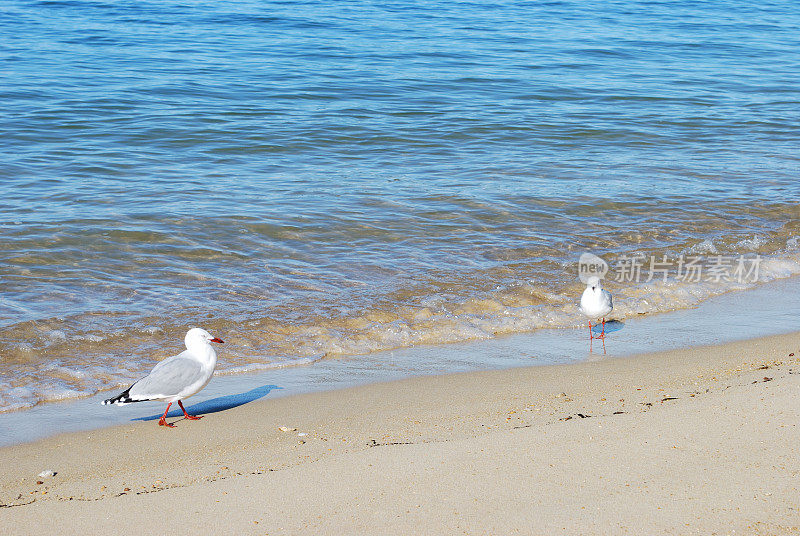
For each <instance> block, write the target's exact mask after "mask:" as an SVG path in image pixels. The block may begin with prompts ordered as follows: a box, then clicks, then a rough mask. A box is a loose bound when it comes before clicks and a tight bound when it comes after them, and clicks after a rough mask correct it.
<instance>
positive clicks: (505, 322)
mask: <svg viewBox="0 0 800 536" xmlns="http://www.w3.org/2000/svg"><path fill="white" fill-rule="evenodd" d="M799 64H800V14H798V12H797V9H796V5H795V4H794V3H791V2H768V3H763V4H750V3H744V2H713V3H696V2H680V1H676V2H630V1H620V2H492V3H469V2H458V3H455V2H439V1H418V2H396V3H386V2H382V3H373V2H349V1H342V2H316V1H306V2H292V1H285V2H269V1H265V2H237V1H231V2H224V3H223V2H213V3H212V2H169V1H166V2H160V3H158V4H155V3H142V2H124V3H119V4H112V3H103V2H84V1H45V2H19V1H4V0H3V1H0V106H2V108H1V109H2V113H0V195H2V198H3V204H2V205H0V285H1V286H0V410H3V409H11V408H16V407H25V406H29V405H32V404H35V403H37V402H39V401H42V400H49V399H55V398H66V397H75V396H83V395H86V394H91V393H93V392H95V391H97V390H98V389H103V388H108V387H112V386H115V385H117V384H119V383H124V382H127V381H129V380H130V379H135V378H136V377H137V376H138V375H139V374H141V373H142V372H143V371H145V370H147V369H148V368H149V367H150V366H152V364H153V363H154V362H155V361H156V360H158V359H160V358H163V357H164V356H166V355H168V354H170V353H173V352H175V351H178V350H180V346H181V344H180V341H181V340H182V337H183V333H184V332H185V330H186V329H187V328H188V327H189V326H193V325H202V326H204V327H206V328H207V329H209V330H210V331H212V332H214V333H215V334H217V335H218V336H220V337H222V338H223V339H225V340H226V341H227V342H229V344H226V346H225V349H224V353H223V354H222V355H221V360H220V368H221V369H222V370H223V371H237V370H250V369H253V368H259V367H272V366H284V365H293V364H308V363H313V362H314V361H316V360H319V359H324V358H326V357H335V356H339V355H353V354H366V353H372V352H376V351H380V350H385V349H389V348H398V347H407V346H412V345H416V344H423V343H424V344H427V343H439V342H454V341H463V340H469V339H476V338H477V339H484V338H491V337H494V336H496V335H498V334H505V333H515V332H523V331H531V330H535V329H537V328H540V327H554V326H555V327H570V326H576V325H578V324H580V323H581V322H583V320H582V319H581V317H580V314H579V313H578V312H577V306H576V304H575V302H576V296H577V295H578V294H579V293H580V290H581V284H580V283H579V282H578V280H577V276H576V273H577V261H578V257H579V256H580V254H581V253H582V252H584V251H591V252H593V253H596V254H598V255H602V256H603V258H605V259H607V260H609V262H613V261H614V260H615V259H620V258H622V257H624V256H626V255H633V254H641V255H644V256H650V255H653V256H657V257H661V256H663V255H666V256H668V257H669V258H676V257H677V256H680V255H684V254H691V253H694V254H704V255H712V254H720V255H728V254H730V255H739V254H748V255H755V254H758V255H762V256H764V258H765V259H766V261H767V262H765V263H764V264H763V270H762V279H770V278H775V277H782V276H786V275H791V274H793V273H797V272H798V271H800V253H798V249H797V247H798V241H797V237H798V235H800V223H799V221H800V203H798V199H800V181H798V170H799V168H800V160H799V159H798V156H797V150H796V148H797V147H798V146H800V131H798V129H797V125H798V119H800V89H798V85H797V66H798V65H799ZM717 283H719V284H717ZM607 286H608V287H609V288H610V290H612V291H613V292H614V294H615V297H616V303H617V304H618V305H617V313H618V314H619V315H620V316H621V317H625V316H628V315H633V314H637V313H642V312H645V313H649V312H658V311H664V310H671V309H676V308H680V307H686V306H691V305H693V304H696V303H697V302H698V301H700V300H702V299H705V298H706V297H708V296H711V295H714V294H718V293H720V292H724V291H727V290H731V289H735V288H742V287H743V285H740V284H734V283H731V284H727V285H726V284H724V282H722V283H720V282H699V283H686V282H681V281H679V280H678V279H677V278H673V279H671V280H670V282H668V284H666V283H665V284H664V285H660V286H658V285H654V284H653V283H650V284H644V283H642V284H637V285H630V284H623V283H620V282H613V281H611V282H609V284H608V285H607ZM744 286H746V285H744ZM312 366H313V365H312Z"/></svg>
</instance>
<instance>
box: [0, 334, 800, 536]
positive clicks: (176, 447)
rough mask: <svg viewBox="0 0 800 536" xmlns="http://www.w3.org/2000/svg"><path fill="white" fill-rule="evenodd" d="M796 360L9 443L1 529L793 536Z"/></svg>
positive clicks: (729, 355) (531, 381) (466, 383)
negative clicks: (54, 524)
mask: <svg viewBox="0 0 800 536" xmlns="http://www.w3.org/2000/svg"><path fill="white" fill-rule="evenodd" d="M789 354H795V355H794V356H790V355H789ZM798 355H800V333H789V334H783V335H774V336H769V337H764V338H758V339H752V340H748V341H739V342H733V343H726V344H722V345H716V346H706V347H698V348H689V349H682V350H669V351H663V352H657V353H652V354H647V355H640V356H632V357H621V358H616V359H605V360H599V361H589V362H581V363H575V364H572V365H566V366H565V365H551V366H541V367H524V368H523V367H520V368H513V369H507V370H497V371H482V372H467V373H460V374H449V375H443V376H421V377H414V378H407V379H402V380H398V381H394V382H388V383H373V384H368V385H363V386H358V387H351V388H348V389H340V390H335V391H326V392H317V393H309V394H300V395H292V396H287V397H281V398H276V399H272V400H262V401H258V402H253V403H250V404H246V405H243V406H240V407H236V408H233V409H230V410H227V411H225V412H224V413H216V414H211V415H208V416H207V417H206V418H204V419H203V420H201V421H197V422H189V421H185V420H180V421H179V422H178V423H177V424H178V427H177V428H175V429H170V430H166V429H164V428H161V427H159V426H157V425H156V424H155V423H154V422H137V423H131V424H126V425H122V426H117V427H113V428H105V429H101V430H96V431H91V432H77V433H69V434H62V435H59V436H55V437H51V438H48V439H45V440H42V441H38V442H36V443H32V444H26V445H17V446H12V447H6V448H3V449H1V451H2V453H3V455H4V458H5V459H7V460H11V461H13V463H8V464H5V467H4V468H3V469H2V472H1V474H2V477H0V497H2V499H0V505H2V506H5V508H0V517H3V518H5V519H6V521H5V523H10V524H11V525H9V526H13V527H14V528H15V532H14V533H15V534H16V533H19V534H28V533H31V534H32V533H36V532H37V531H40V530H41V529H42V528H43V527H45V526H47V524H48V523H49V522H48V521H47V520H49V519H59V523H60V524H61V525H62V526H61V527H60V528H61V532H62V533H64V534H101V533H107V532H108V531H109V530H112V529H113V528H114V527H119V526H120V523H135V524H136V526H137V532H138V533H140V534H157V533H158V531H159V530H163V528H164V526H169V527H171V528H173V529H174V530H173V532H176V533H178V534H184V533H186V534H188V533H191V532H193V531H194V532H195V533H196V532H197V531H200V532H201V533H209V532H211V531H213V532H215V533H220V534H234V533H239V534H265V533H267V534H298V533H302V532H304V531H307V530H318V531H319V530H329V531H333V530H339V531H342V532H343V533H348V534H349V533H358V532H362V531H364V530H373V531H375V530H378V531H380V532H383V533H408V531H409V530H411V531H415V530H420V527H424V530H422V533H426V534H451V533H454V532H456V531H459V532H466V533H487V532H488V533H492V532H494V533H497V532H499V533H514V531H517V532H520V533H525V534H554V533H559V534H560V533H563V534H575V533H581V534H641V533H643V532H642V531H644V532H648V531H649V532H650V533H653V532H654V531H655V528H656V527H657V528H659V529H661V532H660V533H665V534H673V533H674V534H681V533H685V531H686V530H701V531H703V532H705V533H708V532H711V531H713V530H723V529H724V531H725V532H726V533H727V532H730V533H733V532H731V530H733V529H735V530H736V533H737V534H740V533H745V534H762V533H766V534H784V533H785V534H790V533H793V532H795V531H796V530H797V528H798V527H799V526H800V510H797V509H796V508H795V507H794V505H796V502H797V500H798V499H800V492H798V489H797V485H796V478H795V475H796V474H798V473H800V456H798V451H797V449H796V447H795V445H800V443H799V442H798V440H800V427H798V426H796V423H797V422H799V421H800V410H798V409H797V408H796V404H795V393H796V392H797V390H798V389H800V358H798V357H797V356H798ZM767 378H769V379H767ZM281 426H283V427H286V428H289V429H290V430H291V429H295V430H291V431H281V430H280V427H281ZM298 434H307V435H302V436H301V435H298ZM46 469H51V470H53V471H56V473H57V474H56V475H55V476H53V477H50V478H44V479H42V478H39V477H37V476H36V475H38V474H39V472H40V471H42V470H46ZM37 482H42V484H37ZM156 514H157V515H156ZM754 527H755V528H754ZM17 529H19V530H17ZM762 529H763V530H764V532H759V531H760V530H762Z"/></svg>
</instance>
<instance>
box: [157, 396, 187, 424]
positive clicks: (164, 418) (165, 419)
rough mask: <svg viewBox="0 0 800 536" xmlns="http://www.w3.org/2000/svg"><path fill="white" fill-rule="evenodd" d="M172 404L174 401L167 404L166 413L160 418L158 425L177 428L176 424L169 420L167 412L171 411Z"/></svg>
mask: <svg viewBox="0 0 800 536" xmlns="http://www.w3.org/2000/svg"><path fill="white" fill-rule="evenodd" d="M171 405H172V402H170V403H169V404H167V409H165V410H164V415H162V416H161V418H160V419H158V425H159V426H166V427H167V428H175V425H174V424H170V423H168V422H167V412H168V411H169V407H170V406H171ZM181 407H183V406H181Z"/></svg>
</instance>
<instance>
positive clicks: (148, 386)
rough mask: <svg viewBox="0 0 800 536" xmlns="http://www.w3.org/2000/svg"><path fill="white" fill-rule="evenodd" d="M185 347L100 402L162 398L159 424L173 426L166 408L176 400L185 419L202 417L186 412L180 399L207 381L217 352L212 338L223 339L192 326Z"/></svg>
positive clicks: (203, 385) (214, 339)
mask: <svg viewBox="0 0 800 536" xmlns="http://www.w3.org/2000/svg"><path fill="white" fill-rule="evenodd" d="M184 342H185V343H186V351H185V352H181V353H180V354H178V355H174V356H172V357H168V358H166V359H165V360H164V361H161V362H160V363H159V364H157V365H156V366H155V367H153V370H151V371H150V374H148V375H147V376H145V377H144V378H142V379H141V380H139V381H137V382H136V383H134V384H133V385H131V386H130V387H128V388H127V389H125V391H123V392H122V393H120V394H119V395H117V396H115V397H113V398H109V399H108V400H104V401H103V404H116V405H117V406H124V405H125V404H130V403H132V402H146V401H148V400H161V401H164V402H167V409H166V411H164V415H162V416H161V419H159V421H158V424H159V425H160V426H168V427H170V428H174V427H175V425H174V424H168V423H167V421H166V419H167V412H168V411H169V407H170V406H171V405H172V403H173V402H177V403H178V405H179V406H180V407H181V409H182V410H183V414H184V415H185V416H186V418H187V419H191V420H193V421H195V420H198V419H202V418H203V417H202V416H200V417H196V416H194V415H189V414H188V413H186V408H184V407H183V403H182V402H181V400H183V399H185V398H189V397H190V396H192V395H193V394H196V393H198V392H199V391H200V390H201V389H202V388H203V387H205V386H206V384H208V382H209V380H210V379H211V376H212V375H213V374H214V367H216V365H217V353H216V352H215V351H214V348H212V347H211V344H210V343H212V342H219V343H221V342H223V341H222V339H218V338H217V337H212V336H211V334H210V333H209V332H207V331H206V330H204V329H200V328H192V329H190V330H189V331H188V332H187V333H186V337H185V338H184Z"/></svg>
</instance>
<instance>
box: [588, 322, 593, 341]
mask: <svg viewBox="0 0 800 536" xmlns="http://www.w3.org/2000/svg"><path fill="white" fill-rule="evenodd" d="M593 338H594V336H592V321H591V320H589V340H590V341H591V340H592V339H593Z"/></svg>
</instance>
